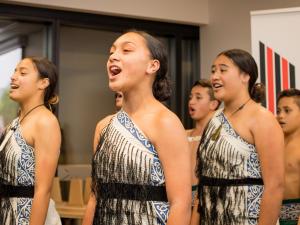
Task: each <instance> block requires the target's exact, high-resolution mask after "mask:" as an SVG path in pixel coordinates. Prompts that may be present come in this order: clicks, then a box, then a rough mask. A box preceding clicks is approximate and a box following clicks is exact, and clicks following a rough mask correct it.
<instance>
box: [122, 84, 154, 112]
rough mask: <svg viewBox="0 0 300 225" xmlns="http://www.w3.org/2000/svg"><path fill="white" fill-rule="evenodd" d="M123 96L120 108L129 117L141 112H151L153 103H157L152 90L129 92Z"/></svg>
mask: <svg viewBox="0 0 300 225" xmlns="http://www.w3.org/2000/svg"><path fill="white" fill-rule="evenodd" d="M123 94H124V97H123V103H122V108H123V110H124V111H125V112H126V113H128V114H129V115H131V116H132V115H134V114H136V113H138V112H140V111H143V110H147V111H148V112H149V111H151V108H152V105H153V103H154V102H157V100H156V99H155V98H154V96H153V94H152V89H151V90H150V91H149V90H148V91H145V90H143V91H138V90H131V91H128V92H124V93H123Z"/></svg>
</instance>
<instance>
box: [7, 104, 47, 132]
mask: <svg viewBox="0 0 300 225" xmlns="http://www.w3.org/2000/svg"><path fill="white" fill-rule="evenodd" d="M43 105H44V103H43V104H40V105H37V106H35V107H33V108H32V109H30V110H29V111H28V112H27V113H25V115H24V116H23V118H22V119H20V117H19V124H21V122H22V121H23V120H24V119H25V117H26V116H28V114H29V113H31V112H32V111H33V110H35V109H36V108H38V107H40V106H43ZM16 125H17V124H16ZM16 125H15V126H13V127H11V128H10V129H11V130H13V131H15V130H16Z"/></svg>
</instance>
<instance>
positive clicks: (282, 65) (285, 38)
mask: <svg viewBox="0 0 300 225" xmlns="http://www.w3.org/2000/svg"><path fill="white" fill-rule="evenodd" d="M251 39H252V55H253V56H254V58H255V60H256V62H257V64H258V66H259V71H260V81H265V82H264V83H265V85H266V88H267V101H266V106H267V107H268V108H269V109H270V110H271V111H272V112H274V111H276V96H277V95H278V92H279V91H280V90H282V89H287V88H290V87H296V88H298V89H300V79H299V69H300V8H287V9H276V10H264V11H253V12H251Z"/></svg>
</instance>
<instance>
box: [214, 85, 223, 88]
mask: <svg viewBox="0 0 300 225" xmlns="http://www.w3.org/2000/svg"><path fill="white" fill-rule="evenodd" d="M213 87H214V88H219V87H222V85H220V84H213Z"/></svg>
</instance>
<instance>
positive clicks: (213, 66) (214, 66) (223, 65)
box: [211, 63, 229, 69]
mask: <svg viewBox="0 0 300 225" xmlns="http://www.w3.org/2000/svg"><path fill="white" fill-rule="evenodd" d="M218 65H219V66H222V67H227V68H228V67H229V66H228V65H226V64H223V63H222V64H218ZM216 67H217V66H216V65H212V66H211V68H212V69H214V68H216Z"/></svg>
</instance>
